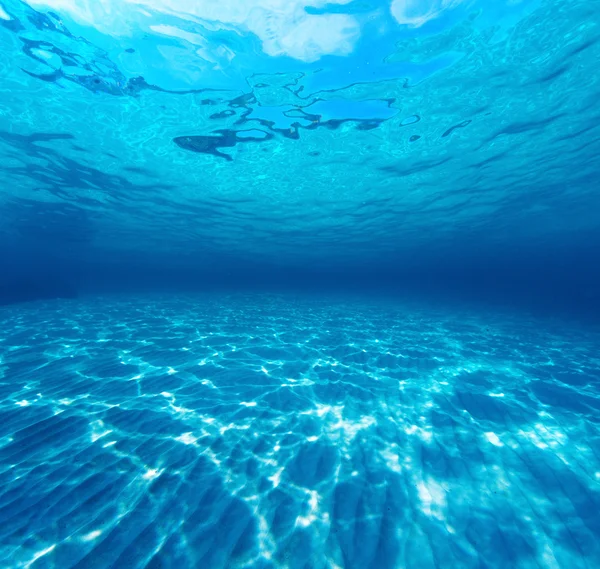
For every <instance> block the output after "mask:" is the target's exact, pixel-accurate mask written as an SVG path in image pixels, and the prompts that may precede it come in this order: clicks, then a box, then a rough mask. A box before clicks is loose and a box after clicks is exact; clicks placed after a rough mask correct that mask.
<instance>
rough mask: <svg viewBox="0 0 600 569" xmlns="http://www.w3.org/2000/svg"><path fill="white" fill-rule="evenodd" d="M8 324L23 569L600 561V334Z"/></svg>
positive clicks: (399, 315) (48, 314) (266, 318)
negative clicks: (47, 568) (26, 568)
mask: <svg viewBox="0 0 600 569" xmlns="http://www.w3.org/2000/svg"><path fill="white" fill-rule="evenodd" d="M0 323H1V326H2V330H4V339H3V341H2V343H1V344H0V353H1V354H2V360H1V362H0V366H1V367H0V369H1V370H2V371H1V372H0V373H1V374H2V375H1V376H0V377H1V379H0V381H1V382H2V383H1V384H0V385H1V392H0V394H1V395H0V396H1V397H2V404H1V405H0V425H1V427H0V444H1V448H0V469H1V470H0V477H1V480H2V490H1V493H0V520H1V521H2V523H1V524H0V528H1V529H0V543H1V547H0V558H3V559H4V560H5V561H4V563H3V566H5V567H30V566H33V567H77V568H84V567H85V568H96V567H97V568H106V567H152V568H158V567H216V568H217V567H218V568H223V567H253V568H258V567H261V568H267V567H269V568H275V567H290V568H308V567H311V568H312V567H314V568H335V567H348V568H357V569H358V568H361V569H362V568H365V567H372V568H383V569H386V568H398V567H402V568H408V569H412V568H420V569H424V568H448V569H450V568H452V569H454V568H456V567H464V568H481V567H490V568H491V567H493V568H507V569H508V568H513V567H519V568H531V569H534V568H535V569H538V568H540V567H543V568H556V567H571V568H580V567H581V568H584V567H585V568H590V569H591V568H593V567H596V566H598V563H600V542H599V540H598V536H599V535H600V516H599V515H598V511H599V510H600V397H599V394H598V375H597V372H598V366H599V364H600V359H599V356H598V350H597V347H598V345H599V343H600V337H599V335H598V332H596V333H594V334H591V333H589V332H587V333H584V332H582V331H581V330H580V329H579V328H578V327H575V328H572V327H570V328H569V327H562V328H558V327H556V328H555V327H554V325H555V324H556V323H554V322H552V321H545V320H532V321H529V322H527V323H524V322H523V320H522V319H521V318H514V317H513V318H510V317H507V316H504V317H500V316H498V315H497V314H494V313H487V312H484V311H481V310H480V311H477V312H476V313H473V312H471V311H469V310H465V309H462V310H461V309H460V308H458V307H456V308H455V309H454V310H452V311H450V310H448V309H447V308H444V309H442V308H440V307H439V306H438V307H436V306H428V305H421V304H417V303H404V304H399V303H397V302H396V303H393V304H392V305H390V304H388V303H381V302H378V303H374V302H366V301H362V302H359V301H357V299H356V298H348V299H346V300H340V299H338V300H335V301H332V299H331V298H329V297H324V298H318V297H315V296H310V297H295V298H294V299H290V297H289V296H286V295H277V296H274V295H251V296H247V295H214V294H211V295H208V296H185V297H182V296H179V297H177V298H173V297H172V296H166V297H163V296H150V297H148V296H146V297H143V296H142V297H140V296H135V297H129V296H127V297H108V298H102V297H95V298H94V299H93V300H87V301H83V300H74V301H49V302H47V303H45V304H44V303H38V304H37V305H36V306H33V305H32V306H31V307H27V308H23V307H18V308H17V307H13V308H9V309H7V311H6V312H5V313H4V314H3V316H2V319H1V320H0Z"/></svg>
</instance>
